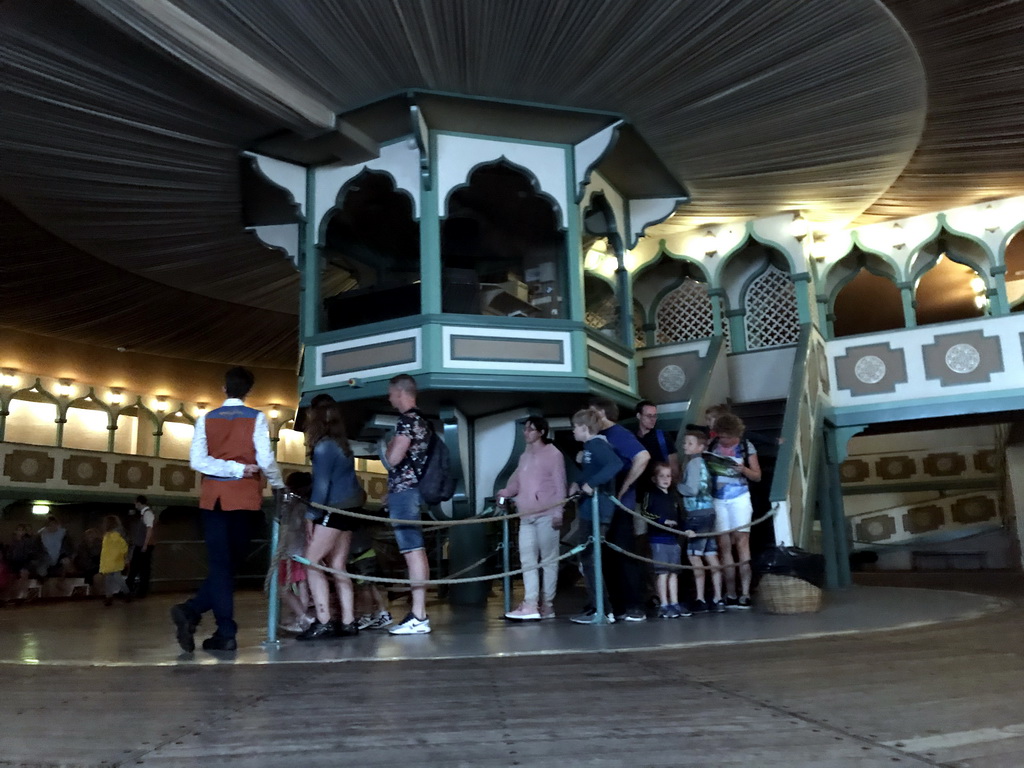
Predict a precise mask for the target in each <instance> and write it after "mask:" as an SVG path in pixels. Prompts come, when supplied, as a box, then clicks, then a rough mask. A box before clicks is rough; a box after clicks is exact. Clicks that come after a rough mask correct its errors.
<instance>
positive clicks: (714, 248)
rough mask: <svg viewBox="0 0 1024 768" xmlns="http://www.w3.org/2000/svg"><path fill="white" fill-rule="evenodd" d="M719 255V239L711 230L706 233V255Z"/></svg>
mask: <svg viewBox="0 0 1024 768" xmlns="http://www.w3.org/2000/svg"><path fill="white" fill-rule="evenodd" d="M716 253H718V238H717V237H715V232H714V230H712V229H709V230H708V231H707V232H705V233H704V255H705V256H714V255H715V254H716Z"/></svg>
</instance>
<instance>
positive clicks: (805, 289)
mask: <svg viewBox="0 0 1024 768" xmlns="http://www.w3.org/2000/svg"><path fill="white" fill-rule="evenodd" d="M801 283H802V284H803V285H801ZM793 285H794V286H795V287H796V316H797V319H798V320H799V321H800V325H807V324H808V323H811V322H813V320H814V318H813V317H812V313H811V296H810V278H808V279H806V280H797V279H795V278H794V280H793Z"/></svg>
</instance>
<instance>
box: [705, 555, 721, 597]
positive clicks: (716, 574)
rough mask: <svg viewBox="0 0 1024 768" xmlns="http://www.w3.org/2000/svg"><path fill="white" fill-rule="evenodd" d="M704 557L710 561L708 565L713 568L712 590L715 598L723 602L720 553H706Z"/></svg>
mask: <svg viewBox="0 0 1024 768" xmlns="http://www.w3.org/2000/svg"><path fill="white" fill-rule="evenodd" d="M704 559H705V560H707V562H708V567H709V568H710V569H711V590H712V593H713V594H714V598H713V599H714V600H715V601H716V602H721V600H722V570H721V568H720V567H719V565H718V555H704Z"/></svg>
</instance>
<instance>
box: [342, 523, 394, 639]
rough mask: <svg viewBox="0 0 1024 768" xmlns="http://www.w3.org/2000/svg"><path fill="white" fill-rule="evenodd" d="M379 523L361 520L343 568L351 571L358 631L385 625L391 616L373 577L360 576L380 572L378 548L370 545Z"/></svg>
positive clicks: (390, 619)
mask: <svg viewBox="0 0 1024 768" xmlns="http://www.w3.org/2000/svg"><path fill="white" fill-rule="evenodd" d="M380 527H381V526H380V524H378V523H371V522H368V521H365V520H364V521H362V524H361V525H360V526H359V528H358V529H357V530H356V531H355V533H353V534H352V548H351V550H349V558H348V566H346V570H348V572H349V573H350V574H352V586H353V589H354V590H355V605H356V609H355V610H356V617H357V618H356V625H357V626H358V627H359V629H360V631H362V630H364V629H384V628H385V627H388V626H390V625H391V624H392V623H393V621H394V619H392V617H391V611H390V610H389V609H388V603H387V600H385V599H384V596H383V595H382V594H381V593H380V590H379V589H377V585H376V584H375V583H374V582H372V581H364V580H362V579H360V578H359V577H360V576H379V575H380V571H379V569H378V567H377V551H376V549H374V546H373V541H374V538H373V535H374V532H375V531H376V530H377V529H379V528H380Z"/></svg>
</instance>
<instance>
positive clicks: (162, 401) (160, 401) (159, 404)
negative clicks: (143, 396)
mask: <svg viewBox="0 0 1024 768" xmlns="http://www.w3.org/2000/svg"><path fill="white" fill-rule="evenodd" d="M166 410H167V398H166V397H164V396H163V395H161V396H160V397H158V398H157V399H156V412H157V413H163V412H164V411H166Z"/></svg>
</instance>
